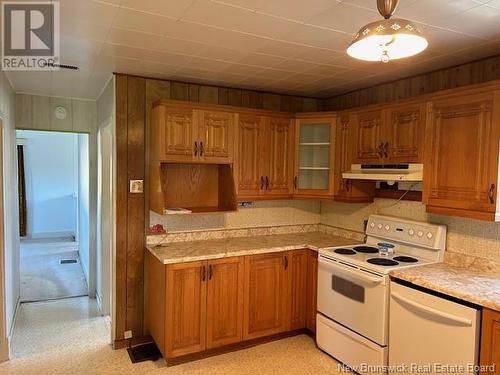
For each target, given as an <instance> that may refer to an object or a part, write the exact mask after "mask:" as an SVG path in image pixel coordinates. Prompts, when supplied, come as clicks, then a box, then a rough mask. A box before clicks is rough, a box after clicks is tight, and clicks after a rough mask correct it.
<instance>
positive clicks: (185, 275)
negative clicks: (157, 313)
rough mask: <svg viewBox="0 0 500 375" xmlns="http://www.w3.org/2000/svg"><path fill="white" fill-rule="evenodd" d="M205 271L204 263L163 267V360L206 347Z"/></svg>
mask: <svg viewBox="0 0 500 375" xmlns="http://www.w3.org/2000/svg"><path fill="white" fill-rule="evenodd" d="M206 268H207V267H206V262H189V263H178V264H172V265H168V266H167V281H166V283H167V287H166V317H165V319H166V324H165V351H166V356H167V358H171V357H177V356H181V355H185V354H190V353H196V352H200V351H202V350H205V348H206V340H205V338H206V292H207V283H206V279H207V276H206V272H207V270H206Z"/></svg>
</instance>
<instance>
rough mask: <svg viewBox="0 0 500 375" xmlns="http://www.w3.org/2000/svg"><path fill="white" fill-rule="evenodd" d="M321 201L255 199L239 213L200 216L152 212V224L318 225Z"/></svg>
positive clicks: (191, 227)
mask: <svg viewBox="0 0 500 375" xmlns="http://www.w3.org/2000/svg"><path fill="white" fill-rule="evenodd" d="M319 222H320V202H319V201H304V200H283V201H255V202H254V206H253V207H250V208H240V209H238V211H236V212H221V213H210V214H197V215H165V216H161V215H158V214H156V213H154V212H151V214H150V225H154V224H163V226H164V227H165V229H166V230H167V231H168V232H191V231H196V230H203V231H209V230H220V229H241V228H260V227H271V226H284V225H302V224H318V223H319Z"/></svg>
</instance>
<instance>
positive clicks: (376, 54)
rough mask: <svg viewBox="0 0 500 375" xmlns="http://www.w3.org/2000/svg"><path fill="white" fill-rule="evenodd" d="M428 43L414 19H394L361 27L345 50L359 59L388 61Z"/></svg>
mask: <svg viewBox="0 0 500 375" xmlns="http://www.w3.org/2000/svg"><path fill="white" fill-rule="evenodd" d="M427 46H428V42H427V40H426V39H425V38H424V37H423V36H422V34H421V32H420V30H419V29H418V28H417V27H416V25H415V24H414V23H413V22H411V21H408V20H405V19H401V18H394V19H383V20H380V21H376V22H372V23H369V24H368V25H366V26H363V27H362V28H361V29H360V30H359V32H358V33H357V34H356V36H355V37H354V40H353V41H352V43H351V45H350V46H349V47H348V48H347V53H348V54H349V56H352V57H354V58H356V59H360V60H365V61H384V62H387V61H388V60H396V59H401V58H404V57H410V56H413V55H416V54H418V53H420V52H422V51H423V50H425V49H426V48H427Z"/></svg>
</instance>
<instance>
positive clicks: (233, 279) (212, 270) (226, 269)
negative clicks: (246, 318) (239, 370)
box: [207, 257, 245, 349]
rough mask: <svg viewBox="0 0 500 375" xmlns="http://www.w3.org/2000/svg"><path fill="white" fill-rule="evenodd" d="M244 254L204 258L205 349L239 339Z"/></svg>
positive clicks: (241, 323) (241, 322)
mask: <svg viewBox="0 0 500 375" xmlns="http://www.w3.org/2000/svg"><path fill="white" fill-rule="evenodd" d="M244 266H245V263H244V258H243V257H234V258H223V259H217V260H211V261H209V262H208V282H207V349H212V348H216V347H219V346H223V345H228V344H233V343H236V342H239V341H241V340H242V339H243V279H244V276H245V274H244Z"/></svg>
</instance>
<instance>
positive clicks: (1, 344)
mask: <svg viewBox="0 0 500 375" xmlns="http://www.w3.org/2000/svg"><path fill="white" fill-rule="evenodd" d="M3 138H4V127H3V119H2V116H0V362H3V361H7V360H8V359H9V337H8V334H9V333H8V330H7V312H6V303H5V302H6V301H5V299H6V297H7V294H6V290H5V274H6V272H5V241H4V235H5V229H4V224H5V223H4V200H3V197H4V191H3V159H4V155H3V150H4V147H3Z"/></svg>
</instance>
